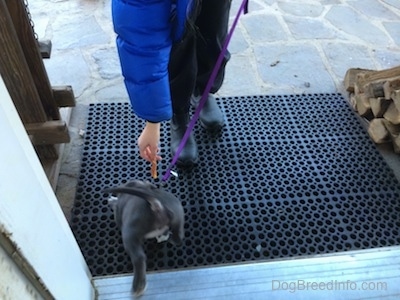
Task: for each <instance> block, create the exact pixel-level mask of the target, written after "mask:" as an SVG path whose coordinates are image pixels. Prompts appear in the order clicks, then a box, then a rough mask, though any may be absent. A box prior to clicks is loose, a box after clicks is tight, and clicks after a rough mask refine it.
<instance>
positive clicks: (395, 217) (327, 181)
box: [71, 94, 400, 276]
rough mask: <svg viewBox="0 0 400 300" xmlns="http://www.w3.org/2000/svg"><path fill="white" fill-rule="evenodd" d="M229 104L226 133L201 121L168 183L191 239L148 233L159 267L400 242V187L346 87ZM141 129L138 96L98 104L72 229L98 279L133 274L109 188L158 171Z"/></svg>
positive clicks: (225, 102)
mask: <svg viewBox="0 0 400 300" xmlns="http://www.w3.org/2000/svg"><path fill="white" fill-rule="evenodd" d="M218 101H219V103H220V106H221V108H222V110H223V111H224V113H225V116H226V126H225V127H224V129H223V132H222V134H221V135H220V136H218V137H212V136H209V135H208V134H207V133H206V132H204V130H203V129H202V128H201V126H200V125H199V124H197V125H196V128H195V137H196V140H197V142H198V145H199V153H200V160H199V163H198V165H197V167H196V168H194V169H193V170H192V171H191V172H189V171H181V170H178V173H179V177H178V178H175V177H171V178H170V180H169V181H168V183H167V186H166V187H165V188H166V189H167V190H169V191H171V192H172V193H174V194H175V195H176V196H177V197H179V198H180V199H181V200H182V204H183V206H184V209H185V213H186V224H185V230H186V232H185V240H184V243H183V245H182V246H180V247H175V246H172V245H170V244H168V243H162V244H157V243H156V241H153V240H149V241H147V242H146V243H145V250H146V253H147V256H148V259H147V263H148V271H156V270H167V269H180V268H187V267H196V266H205V265H218V264H229V263H236V262H243V261H257V260H268V259H276V258H286V257H296V256H307V255H315V254H322V253H332V252H341V251H348V250H356V249H366V248H376V247H383V246H392V245H399V244H400V234H399V233H400V202H399V199H400V197H399V195H400V185H399V183H398V181H397V180H396V178H395V176H394V175H393V173H392V171H391V170H390V168H389V167H388V166H387V165H386V163H385V161H384V160H383V158H382V157H381V156H380V154H379V152H378V151H377V150H376V147H375V145H374V144H373V143H372V142H371V141H370V139H369V137H368V136H367V134H366V132H365V131H364V129H363V127H362V126H361V125H360V123H359V121H358V119H357V117H356V116H355V114H354V113H353V111H352V110H351V108H350V107H349V106H348V105H347V103H346V101H345V100H344V99H343V98H342V96H341V95H339V94H312V95H288V96H246V97H227V98H220V99H219V100H218ZM142 126H143V122H142V121H140V120H138V119H137V118H136V117H135V116H134V114H133V113H132V111H131V108H130V105H129V104H128V103H103V104H93V105H91V106H90V108H89V116H88V123H87V130H86V136H85V144H84V149H83V156H82V163H81V173H80V177H79V183H78V188H77V193H76V200H75V204H74V208H73V211H72V221H71V227H72V229H73V232H74V234H75V236H76V239H77V241H78V243H79V245H80V247H81V249H82V251H83V254H84V256H85V259H86V261H87V263H88V265H89V267H90V269H91V272H92V274H93V276H98V275H111V274H122V273H130V272H131V271H132V265H131V263H130V260H129V258H128V256H127V255H126V254H125V251H124V249H123V246H122V243H121V238H120V234H119V232H118V230H117V228H116V225H115V222H114V219H113V215H112V212H111V209H110V208H109V206H108V204H107V197H105V196H104V195H103V194H102V193H101V190H102V189H104V188H106V187H110V186H116V185H119V184H122V183H125V182H126V181H128V180H130V179H133V178H135V179H150V173H149V172H150V171H149V170H150V166H149V165H148V164H147V163H145V162H144V161H142V160H141V159H139V157H138V151H137V149H136V139H137V137H138V135H139V133H140V131H141V129H142ZM168 128H169V125H168V124H164V125H163V128H162V131H163V133H162V137H163V138H162V140H161V148H162V153H161V154H162V155H163V157H164V162H163V163H162V164H159V173H160V174H161V175H162V174H164V171H165V169H166V167H167V164H168V163H169V161H170V156H169V146H168V145H169V130H168Z"/></svg>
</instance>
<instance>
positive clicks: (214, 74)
mask: <svg viewBox="0 0 400 300" xmlns="http://www.w3.org/2000/svg"><path fill="white" fill-rule="evenodd" d="M242 11H243V12H244V14H247V12H248V0H243V2H242V4H241V5H240V8H239V11H238V13H237V15H236V18H235V20H234V22H233V24H232V27H231V29H230V31H229V33H228V35H227V37H226V40H225V42H224V45H223V47H222V50H221V53H220V54H219V57H218V59H217V62H216V63H215V66H214V69H213V71H212V73H211V76H210V78H209V79H208V82H207V85H206V88H205V89H204V92H203V95H202V96H201V99H200V101H199V105H198V106H197V109H196V111H195V113H194V115H193V117H192V119H191V120H190V122H189V124H188V127H187V129H186V132H185V134H184V135H183V138H182V140H181V142H180V144H179V146H178V149H177V150H176V153H175V155H174V157H173V158H172V161H171V163H170V164H169V166H168V168H167V170H166V171H165V174H164V176H163V178H162V181H167V180H168V179H169V177H170V176H171V171H172V168H173V167H174V166H175V164H176V162H177V161H178V157H179V155H180V154H181V152H182V150H183V148H184V147H185V145H186V142H187V140H188V138H189V136H190V133H191V131H192V130H193V128H194V125H195V124H196V122H197V120H198V118H199V115H200V111H201V110H202V109H203V106H204V104H205V103H206V101H207V98H208V94H209V93H210V90H211V86H212V85H213V83H214V81H215V78H216V77H217V74H218V70H219V68H220V67H221V64H222V61H223V59H224V56H225V53H226V51H227V49H228V45H229V42H230V40H231V38H232V35H233V32H234V30H235V28H236V25H237V23H238V21H239V17H240V14H241V12H242Z"/></svg>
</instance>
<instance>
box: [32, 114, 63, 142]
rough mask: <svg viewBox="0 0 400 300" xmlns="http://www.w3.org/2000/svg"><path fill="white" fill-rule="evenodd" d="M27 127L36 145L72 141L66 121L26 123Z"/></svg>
mask: <svg viewBox="0 0 400 300" xmlns="http://www.w3.org/2000/svg"><path fill="white" fill-rule="evenodd" d="M25 129H26V131H27V133H28V134H29V135H32V138H31V141H32V143H33V144H34V145H53V144H63V143H68V142H69V141H70V137H69V133H68V127H67V124H66V123H65V122H64V121H60V120H57V121H47V122H43V123H35V124H26V125H25Z"/></svg>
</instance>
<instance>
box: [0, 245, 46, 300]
mask: <svg viewBox="0 0 400 300" xmlns="http://www.w3.org/2000/svg"><path fill="white" fill-rule="evenodd" d="M0 270H1V275H0V276H1V280H0V299H2V300H15V299H25V300H30V299H41V296H40V294H39V293H38V292H37V290H36V289H35V288H34V287H33V286H32V284H31V283H30V281H29V280H28V279H27V278H26V277H25V275H24V274H23V273H22V272H21V271H20V269H19V268H18V266H17V265H16V264H15V263H14V262H13V261H12V259H11V258H10V256H9V255H8V254H7V253H6V252H5V251H4V249H3V248H2V247H0Z"/></svg>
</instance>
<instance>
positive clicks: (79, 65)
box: [28, 0, 400, 218]
mask: <svg viewBox="0 0 400 300" xmlns="http://www.w3.org/2000/svg"><path fill="white" fill-rule="evenodd" d="M110 1H111V0H29V1H28V3H29V9H30V12H31V15H32V18H33V22H34V28H35V31H36V33H37V35H38V37H39V39H49V40H51V41H52V44H53V50H52V55H51V58H50V59H48V60H45V65H46V69H47V71H48V75H49V78H50V82H51V84H52V85H53V86H54V85H71V86H72V87H73V90H74V93H75V97H76V100H77V106H76V108H74V110H73V112H72V118H71V121H70V127H69V128H70V134H71V137H72V140H71V142H70V143H69V144H68V145H67V146H66V150H65V152H64V156H63V164H62V167H61V173H60V177H59V182H58V187H57V191H56V193H57V197H58V199H59V201H60V203H61V206H62V208H63V210H64V213H65V214H66V216H67V218H69V213H70V210H71V207H72V205H73V200H74V196H75V189H76V185H77V180H78V176H79V165H80V154H81V150H82V147H83V139H82V137H81V136H80V135H79V131H80V130H82V129H84V128H85V121H86V114H87V107H88V105H89V104H90V103H98V102H112V101H115V102H121V101H128V98H127V94H126V91H125V87H124V84H123V79H122V77H121V71H120V66H119V61H118V57H117V52H116V47H115V34H114V32H113V28H112V21H111V9H110ZM240 4H241V0H233V3H232V10H231V15H232V18H231V21H233V18H234V16H235V15H236V13H237V11H238V8H239V6H240ZM229 50H230V52H231V54H232V57H231V60H230V62H229V63H228V66H227V69H226V77H225V82H224V85H223V87H222V89H221V90H220V91H219V92H218V94H217V95H218V96H242V95H244V96H246V95H272V94H300V93H307V94H308V93H332V92H340V93H342V94H343V95H344V96H346V97H347V95H346V93H345V92H344V90H343V84H342V82H343V78H344V75H345V73H346V71H347V69H349V68H355V67H358V68H367V69H374V70H375V69H376V70H380V69H386V68H390V67H394V66H397V65H400V0H381V1H379V0H291V1H290V0H289V1H287V0H280V1H279V0H278V1H276V0H250V4H249V13H248V14H247V15H244V16H243V15H242V16H241V19H240V22H239V24H238V26H237V28H236V31H235V33H234V36H233V38H232V40H231V44H230V46H229ZM380 150H381V153H382V154H383V155H384V157H385V158H386V159H387V161H388V163H389V165H391V166H392V168H393V169H394V171H395V173H396V175H397V176H398V178H400V177H399V175H398V174H400V173H399V170H400V168H399V158H398V156H396V155H393V153H392V151H391V149H389V148H385V146H382V147H381V149H380Z"/></svg>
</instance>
